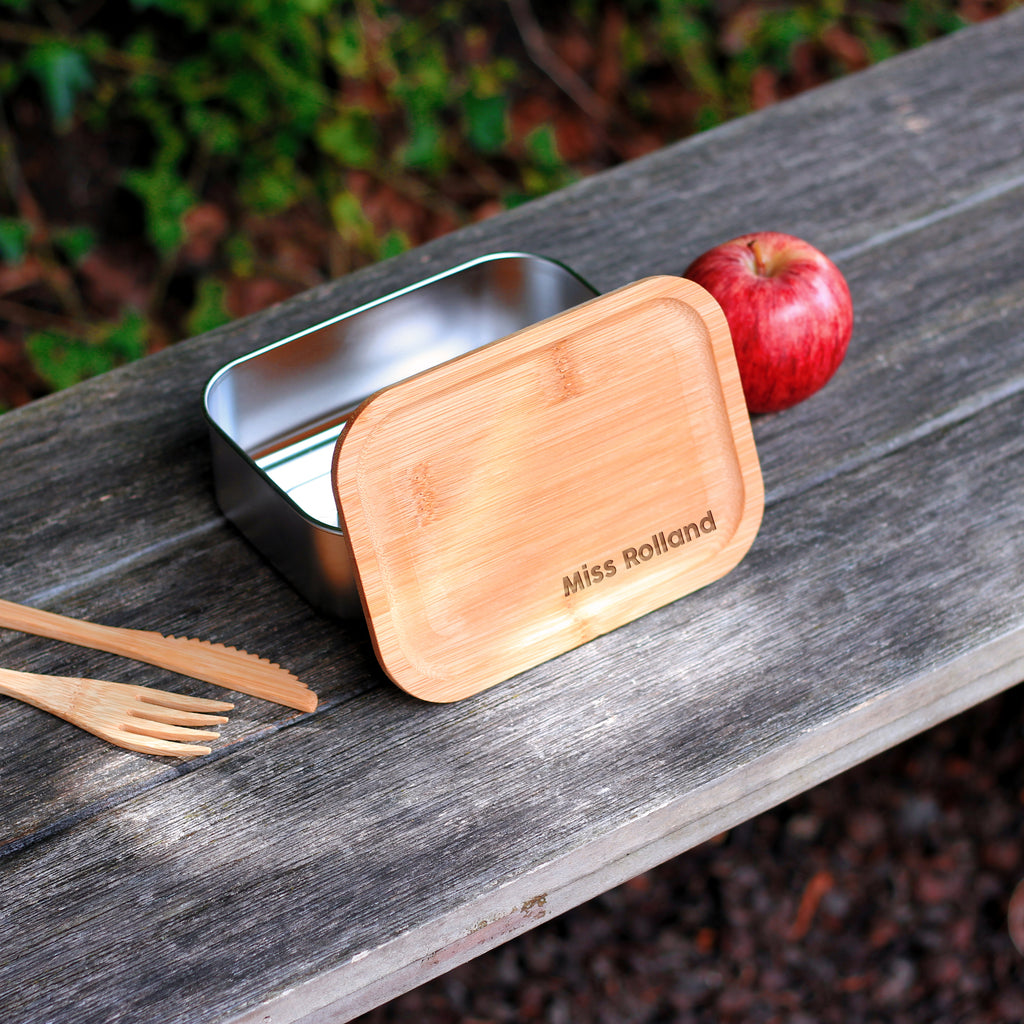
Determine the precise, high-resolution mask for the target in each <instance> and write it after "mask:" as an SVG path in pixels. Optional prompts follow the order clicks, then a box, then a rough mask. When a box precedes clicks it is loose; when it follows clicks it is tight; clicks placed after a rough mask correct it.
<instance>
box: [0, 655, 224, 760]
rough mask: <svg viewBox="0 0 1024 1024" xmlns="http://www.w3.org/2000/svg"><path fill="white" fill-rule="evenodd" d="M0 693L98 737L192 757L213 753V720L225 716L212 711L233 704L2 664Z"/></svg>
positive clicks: (215, 722) (134, 747) (145, 751)
mask: <svg viewBox="0 0 1024 1024" xmlns="http://www.w3.org/2000/svg"><path fill="white" fill-rule="evenodd" d="M0 693H3V694H6V695H7V696H8V697H15V698H16V699H18V700H21V701H24V702H25V703H26V704H31V705H33V706H34V707H37V708H39V709H40V710H42V711H48V712H49V713H50V714H51V715H56V716H57V717H58V718H63V719H64V720H65V721H67V722H71V723H72V724H73V725H77V726H78V727H79V728H81V729H85V730H86V732H91V733H92V734H93V735H94V736H98V737H99V738H100V739H104V740H107V742H109V743H113V744H115V745H116V746H118V747H124V748H125V749H127V750H134V751H137V752H139V753H142V754H160V755H163V756H165V757H192V756H195V755H197V754H209V753H210V747H208V746H206V745H205V744H203V743H202V742H201V741H203V740H215V739H217V738H218V737H219V735H220V734H219V733H218V732H217V731H216V730H214V729H212V728H211V727H212V726H215V725H221V724H223V723H224V722H226V721H227V718H226V717H225V716H224V715H221V714H215V713H214V712H220V711H230V710H231V709H232V708H233V707H234V704H229V703H227V702H226V701H222V700H209V699H207V698H205V697H192V696H188V695H186V694H180V693H167V692H165V691H163V690H157V689H153V688H152V687H149V686H135V685H133V684H131V683H113V682H109V681H107V680H104V679H80V678H75V677H70V676H46V675H39V674H38V673H35V672H18V671H15V670H14V669H7V668H0Z"/></svg>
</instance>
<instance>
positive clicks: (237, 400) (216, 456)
mask: <svg viewBox="0 0 1024 1024" xmlns="http://www.w3.org/2000/svg"><path fill="white" fill-rule="evenodd" d="M596 294H597V293H596V291H595V289H594V288H592V287H591V286H590V285H589V284H588V283H587V282H586V281H584V280H583V279H582V278H581V277H579V275H577V274H576V273H574V272H573V271H572V270H570V269H569V268H568V267H566V266H565V265H563V264H561V263H559V262H557V261H555V260H552V259H549V258H546V257H541V256H535V255H531V254H527V253H517V252H506V253H492V254H488V255H486V256H482V257H480V258H478V259H475V260H471V261H469V262H467V263H463V264H461V265H459V266H456V267H453V268H451V269H449V270H446V271H443V272H441V273H439V274H436V275H434V276H432V277H429V278H426V279H424V280H422V281H419V282H416V283H414V284H412V285H410V286H408V287H406V288H402V289H400V290H398V291H395V292H392V293H390V294H387V295H384V296H382V297H380V298H378V299H374V300H372V301H370V302H368V303H365V304H364V305H361V306H359V307H357V308H355V309H352V310H349V311H346V312H342V313H339V314H338V315H337V316H333V317H331V318H329V319H327V320H325V321H322V322H320V323H318V324H315V325H313V326H311V327H309V328H307V329H305V330H302V331H299V332H296V333H295V334H292V335H289V336H288V337H285V338H282V339H280V340H277V341H275V342H272V343H271V344H269V345H266V346H264V347H262V348H260V349H258V350H256V351H255V352H252V353H249V354H248V355H245V356H242V357H240V358H238V359H235V360H233V361H232V362H230V363H228V364H227V365H226V366H224V367H222V368H221V369H220V370H218V371H217V373H216V374H214V376H213V377H212V378H211V379H210V381H209V383H208V384H207V387H206V390H205V394H204V412H205V415H206V418H207V422H208V425H209V429H210V438H211V453H212V460H213V475H214V488H215V493H216V497H217V501H218V504H219V505H220V507H221V509H222V511H223V512H224V514H225V515H226V516H227V518H228V519H229V520H231V521H232V522H233V523H234V524H235V526H236V527H238V529H239V530H240V531H241V532H242V533H243V535H245V536H246V538H247V539H248V540H249V541H250V542H251V543H252V544H253V545H254V546H255V547H256V548H257V549H258V550H259V551H260V552H261V553H262V554H263V555H264V556H265V557H266V558H267V559H268V560H269V561H270V562H271V563H272V564H273V565H274V566H275V567H276V568H277V569H278V571H280V572H281V573H282V575H283V576H284V577H285V578H286V579H288V581H289V582H290V583H291V584H292V586H293V587H295V589H296V590H298V592H299V593H300V594H301V595H302V596H303V597H304V598H305V599H306V600H308V601H309V602H310V603H311V604H313V605H314V606H316V607H317V608H319V609H321V610H322V611H326V612H328V613H330V614H334V615H343V616H348V615H356V614H359V611H360V606H359V598H358V593H357V591H356V587H355V581H354V576H353V570H352V565H351V560H350V555H349V551H348V546H347V544H346V541H345V538H344V536H343V533H342V531H341V529H340V527H339V525H338V513H337V508H336V505H335V501H334V495H333V491H332V487H331V481H330V470H331V460H332V457H333V453H334V448H335V446H336V444H337V441H338V438H339V437H340V435H341V434H342V432H343V431H344V430H345V427H346V424H347V420H348V417H349V416H350V415H351V413H352V412H353V411H354V410H355V409H356V408H357V407H358V406H359V405H360V404H361V403H362V402H363V401H364V400H365V399H367V398H368V397H370V396H371V395H372V394H374V393H375V392H378V391H380V390H381V389H382V388H385V387H387V386H389V385H392V384H396V383H398V382H400V381H403V380H406V379H408V378H410V377H413V376H415V375H416V374H418V373H421V372H423V371H425V370H429V369H431V368H433V367H435V366H437V365H440V364H442V363H445V362H448V361H449V360H452V359H455V358H458V357H459V356H461V355H464V354H465V353H467V352H470V351H473V350H475V349H477V348H480V347H482V346H484V345H487V344H490V343H491V342H494V341H497V340H499V339H501V338H503V337H506V336H507V335H510V334H513V333H515V332H516V331H518V330H521V329H522V328H524V327H528V326H530V325H532V324H535V323H537V322H539V321H542V320H545V319H547V318H549V317H552V316H555V315H557V314H558V313H561V312H564V311H565V310H567V309H569V308H571V307H573V306H576V305H578V304H579V303H581V302H584V301H586V300H588V299H591V298H593V297H594V296H595V295H596Z"/></svg>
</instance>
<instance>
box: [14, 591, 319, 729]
mask: <svg viewBox="0 0 1024 1024" xmlns="http://www.w3.org/2000/svg"><path fill="white" fill-rule="evenodd" d="M0 626H4V627H6V628H7V629H16V630H18V631H20V632H22V633H31V634H33V635H34V636H45V637H48V638H49V639H51V640H61V641H64V642H66V643H70V644H78V645H79V646H81V647H91V648H93V649H94V650H97V651H106V652H108V653H109V654H119V655H123V656H124V657H126V658H134V659H135V660H136V661H144V662H146V663H147V664H149V665H156V666H158V667H159V668H165V669H169V670H170V671H171V672H178V673H180V674H181V675H185V676H191V677H192V678H193V679H202V680H203V681H204V682H207V683H213V684H214V685H215V686H223V687H225V688H227V689H229V690H237V691H238V692H239V693H247V694H249V695H250V696H252V697H260V698H262V699H263V700H269V701H273V702H274V703H275V704H283V705H284V706H285V707H289V708H295V709H296V710H298V711H315V710H316V706H317V698H316V694H315V693H313V691H312V690H310V689H309V687H308V686H306V684H305V683H303V682H301V681H300V680H299V679H298V678H296V677H295V676H294V675H292V673H291V672H289V671H287V670H286V669H283V668H281V667H280V666H279V665H274V664H273V663H271V662H270V661H267V660H266V659H265V658H258V657H257V656H256V655H254V654H248V653H247V652H245V651H240V650H238V649H237V648H234V647H226V646H225V645H224V644H215V643H210V642H209V641H207V640H195V639H192V638H190V637H177V636H164V635H163V634H161V633H155V632H150V631H149V630H141V629H126V628H123V627H120V626H101V625H99V624H97V623H95V622H85V621H83V620H82V619H73V618H69V617H67V616H65V615H57V614H56V613H54V612H44V611H41V610H40V609H38V608H29V607H27V606H25V605H20V604H15V603H14V602H12V601H4V600H2V599H0Z"/></svg>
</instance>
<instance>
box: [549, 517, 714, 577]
mask: <svg viewBox="0 0 1024 1024" xmlns="http://www.w3.org/2000/svg"><path fill="white" fill-rule="evenodd" d="M716 529H717V527H716V526H715V517H714V516H713V515H712V514H711V509H708V511H707V514H706V515H705V516H704V518H703V519H701V520H700V522H699V523H687V525H686V526H682V527H680V528H678V529H676V530H671V531H669V533H668V535H666V534H665V531H664V530H661V531H660V532H659V533H654V534H651V540H650V543H645V544H641V545H640V546H639V547H635V548H623V549H622V555H621V558H620V560H619V562H616V560H615V559H614V558H606V559H605V560H604V561H603V562H595V563H594V564H593V565H590V564H588V563H584V564H583V565H581V566H580V567H579V568H578V569H577V570H576V571H575V572H574V573H573V574H572V575H571V576H563V577H562V591H563V593H564V595H565V596H566V597H569V596H570V595H571V594H576V593H578V592H579V591H581V590H585V589H586V588H587V587H592V586H593V585H594V584H595V583H601V582H602V581H604V580H610V579H611V578H612V577H613V576H614V575H615V574H616V573H617V572H618V571H619V569H620V568H621V569H623V570H629V569H635V568H637V567H638V566H641V565H643V564H644V563H645V562H649V561H650V560H651V559H652V558H656V557H657V556H658V555H664V554H666V553H667V552H669V551H671V550H672V549H673V548H681V547H682V546H683V545H684V544H692V543H693V542H694V541H695V540H700V538H701V537H703V536H705V535H706V534H709V533H714V531H715V530H716Z"/></svg>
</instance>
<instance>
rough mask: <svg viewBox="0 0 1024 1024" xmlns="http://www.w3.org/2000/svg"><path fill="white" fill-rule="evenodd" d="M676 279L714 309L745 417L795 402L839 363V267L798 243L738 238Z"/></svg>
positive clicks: (843, 327)
mask: <svg viewBox="0 0 1024 1024" xmlns="http://www.w3.org/2000/svg"><path fill="white" fill-rule="evenodd" d="M683 277H687V278H689V279H690V280H691V281H696V282H697V284H699V285H702V286H703V287H704V288H706V289H707V290H708V291H709V292H710V293H711V294H712V295H713V296H714V297H715V299H716V300H717V301H718V304H719V305H720V306H721V307H722V311H723V312H724V313H725V319H726V320H727V321H728V324H729V330H730V331H731V333H732V341H733V346H734V347H735V349H736V361H737V363H739V368H740V379H741V380H742V381H743V394H744V396H745V397H746V400H747V408H748V409H749V410H750V411H751V412H776V411H777V410H779V409H785V408H788V407H789V406H791V405H795V404H796V403H797V402H802V401H803V400H804V399H805V398H807V397H808V396H809V395H812V394H814V392H815V391H817V390H818V389H819V388H820V387H822V386H823V385H824V384H825V383H826V381H828V380H829V378H830V377H831V376H832V374H834V373H835V372H836V370H837V369H838V368H839V364H840V363H841V362H842V361H843V357H844V356H845V355H846V348H847V345H849V342H850V334H851V333H852V331H853V302H852V301H851V299H850V289H849V288H848V287H847V285H846V281H845V279H844V278H843V275H842V273H840V271H839V268H838V267H837V266H836V265H835V264H834V263H833V262H832V261H831V260H830V259H829V258H828V257H827V256H825V255H824V253H821V252H819V251H818V250H817V249H815V248H814V246H813V245H810V244H809V243H807V242H805V241H803V240H802V239H799V238H794V237H793V236H792V235H784V234H781V233H779V232H777V231H758V232H755V233H753V234H749V235H741V236H740V237H739V238H734V239H732V241H730V242H723V243H722V244H721V245H718V246H715V248H713V249H709V250H708V251H707V252H706V253H704V255H703V256H698V257H697V259H696V260H694V261H693V263H691V264H690V266H689V267H688V268H687V270H686V271H685V273H684V274H683Z"/></svg>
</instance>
